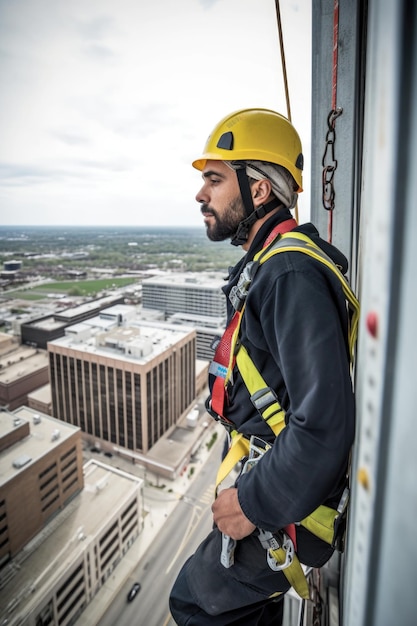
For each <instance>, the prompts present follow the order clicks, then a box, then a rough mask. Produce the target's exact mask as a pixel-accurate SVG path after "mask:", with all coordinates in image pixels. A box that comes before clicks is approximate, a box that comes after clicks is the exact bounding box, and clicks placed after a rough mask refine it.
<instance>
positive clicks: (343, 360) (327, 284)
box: [224, 211, 354, 531]
mask: <svg viewBox="0 0 417 626" xmlns="http://www.w3.org/2000/svg"><path fill="white" fill-rule="evenodd" d="M290 217H291V214H290V213H289V212H287V211H284V212H281V211H280V212H279V213H278V214H276V215H273V216H271V218H270V219H269V220H267V222H265V224H263V225H262V228H261V229H260V231H259V232H258V233H257V235H256V237H255V239H254V241H253V242H252V245H251V247H250V249H249V250H248V252H247V254H246V255H245V257H244V258H243V259H242V260H241V261H240V262H239V263H238V264H237V265H236V266H235V267H234V268H233V270H232V271H231V274H230V276H229V282H228V284H227V286H226V287H224V292H225V295H226V296H228V294H229V292H230V290H231V288H232V287H233V285H235V284H236V283H237V281H238V279H239V276H240V273H241V271H242V269H243V267H244V266H245V264H246V263H247V262H248V261H250V260H252V259H253V257H254V255H255V254H256V253H257V252H258V251H259V250H260V249H261V248H262V247H263V244H264V241H265V239H266V237H267V236H268V234H269V233H270V231H271V230H272V229H273V228H274V226H275V225H276V224H278V223H279V222H281V221H284V220H286V219H289V218H290ZM296 230H297V231H300V232H303V233H305V234H307V235H309V236H310V237H311V238H312V239H313V240H314V241H315V243H317V244H318V245H319V246H320V247H321V248H322V249H323V250H324V251H325V252H326V254H327V255H328V256H330V257H331V258H332V259H333V260H334V261H335V262H336V264H337V265H338V266H339V267H341V268H342V269H343V272H346V270H347V260H346V258H345V257H344V256H343V255H342V254H341V252H339V251H338V250H337V249H336V248H335V247H334V246H332V245H330V244H328V243H327V242H326V241H324V240H322V239H320V237H319V235H318V232H317V230H316V229H315V227H314V226H313V225H312V224H304V225H302V226H299V227H297V228H296ZM233 312H234V311H233V309H232V307H231V305H230V303H229V304H228V317H229V319H230V318H231V316H232V315H233ZM241 341H242V343H243V345H244V346H245V347H246V349H247V350H248V352H249V354H250V356H251V358H252V360H253V361H254V363H255V365H256V366H257V368H258V370H259V371H260V372H261V373H262V376H263V378H264V380H265V381H266V382H267V384H268V385H269V386H270V387H271V388H272V389H274V391H275V393H276V394H277V396H278V399H279V401H280V404H281V406H282V407H283V408H284V409H285V411H286V423H287V425H286V427H285V428H284V430H283V431H282V433H281V434H280V435H279V437H278V438H277V439H276V441H275V443H274V445H273V447H272V449H271V450H270V451H269V452H268V453H267V454H265V455H264V457H263V458H262V459H261V461H259V463H258V464H257V465H256V467H254V468H253V469H252V470H251V471H250V472H249V473H247V474H245V475H243V476H242V477H241V478H240V479H239V482H238V497H239V502H240V505H241V507H242V510H243V512H244V513H245V515H246V516H247V517H248V518H249V519H250V520H251V522H252V523H253V524H255V525H256V526H258V527H259V528H263V529H264V530H270V531H274V530H277V529H279V528H282V527H284V526H286V525H287V524H289V523H293V522H297V521H300V520H302V519H303V518H304V517H306V516H307V515H308V514H310V513H311V512H312V511H313V510H314V509H316V508H317V507H318V506H319V505H320V504H327V505H328V506H336V505H337V503H338V500H339V498H340V495H341V493H342V491H343V487H344V482H345V476H346V470H347V464H348V457H349V452H350V448H351V445H352V443H353V438H354V398H353V393H352V385H351V378H350V368H349V356H348V348H347V311H346V302H345V297H344V294H343V291H342V287H341V284H340V281H339V280H338V279H337V277H336V276H334V275H333V273H332V272H331V270H329V269H328V268H326V267H325V266H324V265H323V264H322V263H320V262H319V261H316V260H315V259H312V258H311V257H309V256H307V255H306V254H303V253H300V252H282V253H280V254H276V255H274V256H273V257H272V258H270V259H269V260H268V261H266V262H265V263H264V264H263V265H262V266H261V267H260V268H259V270H258V272H257V273H256V275H255V277H254V280H253V282H252V284H251V286H250V289H249V293H248V296H247V300H246V310H245V313H244V316H243V321H242V326H241ZM228 397H229V404H228V407H227V409H226V417H227V418H228V419H230V420H231V421H232V422H233V423H234V424H235V425H236V427H237V429H238V430H239V432H243V433H246V434H248V435H252V434H256V435H258V436H260V437H262V438H263V439H265V440H267V441H270V442H273V441H274V439H275V438H274V435H273V433H272V431H271V430H270V428H269V427H268V425H267V424H265V422H264V421H263V420H262V418H261V416H260V415H259V414H258V413H257V411H256V409H255V408H254V407H253V405H252V403H251V401H250V398H249V394H248V392H247V390H246V387H245V385H244V383H243V381H242V379H241V377H240V375H239V373H238V372H237V371H235V372H234V377H233V384H232V385H231V386H229V389H228Z"/></svg>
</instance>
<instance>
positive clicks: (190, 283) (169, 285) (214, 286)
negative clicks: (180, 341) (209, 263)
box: [142, 272, 226, 319]
mask: <svg viewBox="0 0 417 626" xmlns="http://www.w3.org/2000/svg"><path fill="white" fill-rule="evenodd" d="M222 285H224V276H223V275H221V274H220V273H216V274H215V273H205V272H198V273H197V272H195V273H194V272H186V273H182V274H175V273H171V274H169V273H167V274H163V275H160V276H154V277H152V278H147V279H145V280H144V281H143V282H142V306H143V308H145V309H158V310H160V311H164V312H165V314H166V316H167V317H169V316H170V315H174V314H175V313H190V314H193V315H201V316H203V317H214V318H216V319H218V318H221V319H226V299H225V297H224V294H223V292H222V291H221V287H222Z"/></svg>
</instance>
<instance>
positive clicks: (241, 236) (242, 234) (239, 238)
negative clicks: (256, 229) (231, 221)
mask: <svg viewBox="0 0 417 626" xmlns="http://www.w3.org/2000/svg"><path fill="white" fill-rule="evenodd" d="M277 207H282V208H284V205H283V204H281V203H280V202H279V200H277V199H276V198H274V199H273V200H271V201H270V202H268V203H267V204H261V206H259V207H258V208H257V209H253V210H252V213H251V214H250V215H249V216H248V217H247V218H245V219H244V220H242V221H241V222H240V224H239V226H238V228H237V231H236V232H235V234H234V235H233V237H232V239H231V240H230V243H231V244H232V246H242V245H243V244H244V243H246V242H247V240H248V237H249V231H250V229H251V228H252V226H253V224H254V223H255V222H256V220H260V219H261V218H262V217H264V216H265V215H266V214H267V213H270V212H271V211H272V210H273V209H276V208H277Z"/></svg>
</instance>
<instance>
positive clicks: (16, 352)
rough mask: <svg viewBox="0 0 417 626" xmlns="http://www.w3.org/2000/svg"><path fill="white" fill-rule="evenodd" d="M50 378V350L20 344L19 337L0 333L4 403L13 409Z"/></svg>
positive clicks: (1, 403) (0, 393) (1, 400)
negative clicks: (48, 351) (48, 352)
mask: <svg viewBox="0 0 417 626" xmlns="http://www.w3.org/2000/svg"><path fill="white" fill-rule="evenodd" d="M48 382H49V372H48V354H47V352H46V350H39V349H36V348H31V347H29V346H23V345H20V343H19V342H18V341H17V339H16V338H15V337H12V336H10V335H7V334H6V333H0V406H3V407H5V408H8V409H9V410H10V411H13V410H14V409H15V408H17V407H19V406H22V405H23V404H26V402H27V397H28V394H30V393H31V392H32V391H34V390H35V389H39V388H40V387H42V386H43V385H46V384H47V383H48Z"/></svg>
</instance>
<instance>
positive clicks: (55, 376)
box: [48, 305, 196, 454]
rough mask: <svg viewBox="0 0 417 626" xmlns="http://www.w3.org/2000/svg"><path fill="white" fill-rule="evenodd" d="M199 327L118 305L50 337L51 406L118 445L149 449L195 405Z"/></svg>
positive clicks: (57, 413)
mask: <svg viewBox="0 0 417 626" xmlns="http://www.w3.org/2000/svg"><path fill="white" fill-rule="evenodd" d="M195 344H196V333H195V330H193V329H190V328H187V327H177V326H175V327H174V326H169V325H166V324H159V323H154V324H151V323H150V322H142V321H141V320H140V318H137V316H136V309H135V307H129V306H124V305H120V306H118V307H111V308H110V309H106V311H103V312H102V313H101V314H100V317H98V318H94V319H92V320H89V321H86V322H84V323H83V324H78V325H76V326H72V327H69V328H68V329H67V330H66V336H65V337H62V338H61V339H57V340H55V341H52V342H50V343H49V344H48V351H49V367H50V383H51V391H52V413H53V415H54V416H55V417H57V418H58V419H60V420H62V421H64V422H67V423H70V424H74V425H77V426H79V427H80V428H81V430H82V431H83V432H84V433H86V434H87V435H89V436H90V440H92V441H93V442H94V441H95V440H96V439H97V440H99V441H100V442H102V443H104V447H106V445H107V447H108V449H109V450H110V451H111V450H112V448H113V447H115V448H126V449H128V450H131V451H134V452H137V453H140V454H146V453H147V452H148V451H149V450H150V448H151V447H152V446H153V445H154V444H155V443H156V442H157V441H158V439H160V437H161V436H162V435H163V434H164V433H166V432H167V431H169V429H171V428H173V427H174V426H175V424H176V423H177V422H178V420H179V419H180V418H181V417H182V416H183V415H184V414H185V413H186V412H187V410H188V409H189V408H190V407H191V406H192V404H193V402H194V399H195V396H196V387H195V385H196V346H195Z"/></svg>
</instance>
